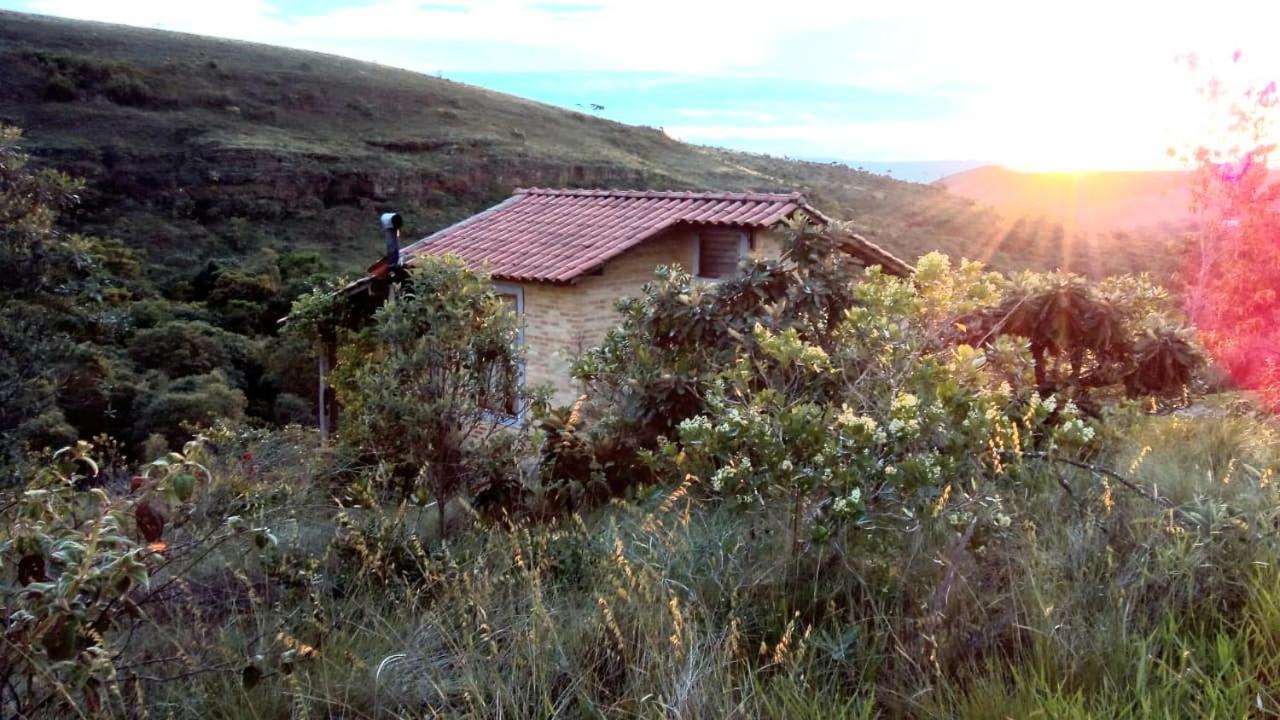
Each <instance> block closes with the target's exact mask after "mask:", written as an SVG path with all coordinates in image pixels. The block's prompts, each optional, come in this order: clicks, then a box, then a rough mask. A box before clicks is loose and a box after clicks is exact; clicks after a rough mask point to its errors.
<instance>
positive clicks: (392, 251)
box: [381, 212, 404, 268]
mask: <svg viewBox="0 0 1280 720" xmlns="http://www.w3.org/2000/svg"><path fill="white" fill-rule="evenodd" d="M381 220H382V234H383V235H385V236H386V238H387V265H389V266H390V267H393V268H394V267H400V228H401V227H403V226H404V218H402V217H400V213H397V212H384V213H382V218H381Z"/></svg>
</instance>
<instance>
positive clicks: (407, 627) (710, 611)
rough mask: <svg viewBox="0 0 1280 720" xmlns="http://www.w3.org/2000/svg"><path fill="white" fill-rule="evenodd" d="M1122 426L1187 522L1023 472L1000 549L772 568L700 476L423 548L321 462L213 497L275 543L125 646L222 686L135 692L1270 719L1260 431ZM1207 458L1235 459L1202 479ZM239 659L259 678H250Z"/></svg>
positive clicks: (663, 708)
mask: <svg viewBox="0 0 1280 720" xmlns="http://www.w3.org/2000/svg"><path fill="white" fill-rule="evenodd" d="M1130 430H1131V431H1130V433H1129V435H1128V436H1129V437H1130V438H1131V439H1130V440H1128V441H1115V442H1114V444H1113V445H1112V447H1111V449H1110V451H1109V452H1108V453H1107V454H1106V456H1105V457H1100V458H1097V459H1096V460H1097V461H1098V462H1102V463H1105V464H1106V465H1108V466H1110V467H1115V468H1119V469H1122V470H1123V471H1125V472H1126V474H1127V475H1129V476H1130V477H1131V478H1132V479H1133V480H1134V481H1135V482H1138V483H1141V484H1143V485H1146V486H1148V487H1154V488H1157V489H1160V491H1161V493H1162V496H1163V495H1167V496H1168V497H1170V498H1171V499H1173V501H1174V502H1175V503H1176V508H1177V509H1178V512H1179V513H1181V512H1186V513H1188V516H1186V517H1182V516H1176V515H1175V514H1172V513H1171V512H1170V510H1169V509H1168V508H1166V507H1164V506H1162V505H1159V504H1157V503H1153V502H1151V501H1149V500H1146V499H1144V498H1142V497H1139V496H1137V495H1135V494H1133V493H1131V492H1128V491H1126V490H1124V489H1123V488H1122V487H1120V486H1117V485H1115V484H1111V485H1108V484H1105V483H1104V482H1103V480H1102V478H1099V477H1092V476H1090V475H1089V474H1088V473H1085V472H1083V471H1079V470H1077V469H1072V468H1065V469H1064V468H1058V467H1056V466H1055V467H1043V468H1041V469H1040V470H1039V471H1034V472H1029V474H1028V475H1027V476H1026V477H1025V478H1024V479H1023V481H1022V482H1021V483H1020V486H1019V487H1017V488H1010V492H1009V498H1008V507H1009V508H1010V509H1011V512H1014V513H1016V527H1015V529H1014V530H1013V531H1011V533H1010V534H1009V535H1008V536H1007V537H1004V538H994V537H993V538H986V539H984V540H982V541H981V542H979V541H978V540H976V539H974V538H970V541H969V542H967V543H960V544H958V543H957V538H960V537H963V534H962V532H961V530H956V529H951V528H949V527H929V526H925V527H923V528H922V529H921V530H920V531H919V532H917V533H914V534H911V535H908V536H905V537H896V538H878V539H877V538H871V537H861V538H844V539H843V542H841V543H836V544H833V545H830V546H825V547H822V548H808V549H807V550H806V551H805V552H804V553H802V554H801V555H800V556H798V557H797V556H795V555H793V553H792V552H791V546H790V540H789V532H788V529H787V528H786V527H785V521H782V520H780V519H778V518H775V517H772V516H769V515H767V514H762V515H757V516H743V515H742V514H740V513H738V512H733V511H730V510H728V509H725V508H719V507H715V506H712V505H709V504H707V503H706V501H704V500H702V499H700V497H701V496H700V494H699V493H698V491H697V488H696V486H692V487H685V488H684V489H683V490H675V491H667V492H658V493H655V494H653V495H651V496H647V497H637V498H635V499H634V500H633V501H627V502H621V501H619V502H615V503H614V504H612V505H610V506H609V507H606V508H603V509H601V510H599V511H597V512H595V513H593V514H592V515H591V516H589V517H577V516H575V517H572V518H569V519H567V520H565V521H564V522H563V523H562V524H560V525H558V526H539V527H519V528H515V529H513V530H510V531H507V530H499V529H496V528H487V527H477V528H475V529H473V530H467V531H462V532H460V533H458V534H456V535H455V536H454V538H453V539H452V540H451V541H450V542H449V544H448V545H447V546H443V547H441V546H436V547H433V546H431V545H430V543H429V541H428V540H427V539H428V538H432V537H434V533H433V532H432V530H431V528H429V527H426V526H425V525H423V524H422V523H420V522H419V521H418V519H417V515H418V513H417V511H416V510H412V509H405V508H381V509H379V508H371V509H364V510H358V511H356V510H352V511H348V512H346V513H338V512H337V511H335V510H333V509H332V508H327V507H326V500H325V494H326V493H325V492H324V488H325V487H328V486H327V485H326V484H324V483H317V481H316V474H321V475H322V477H323V474H322V473H321V468H324V467H328V466H329V464H328V463H329V461H325V462H320V463H317V464H314V465H312V466H311V467H310V468H309V469H306V468H301V469H299V466H296V465H295V466H294V468H292V469H290V468H284V467H281V468H277V469H274V470H271V471H270V472H268V473H267V474H266V475H264V476H263V477H261V478H259V479H258V480H257V481H255V482H254V483H253V484H251V485H248V484H245V483H244V481H243V479H240V480H234V479H226V480H224V482H227V483H229V484H232V485H235V484H237V483H238V485H237V487H239V494H235V493H228V495H227V496H226V497H224V498H223V499H222V500H220V501H219V502H228V501H229V500H228V498H240V500H239V502H242V503H243V502H244V498H246V497H252V496H254V495H253V493H254V492H257V493H259V495H257V496H256V497H257V498H258V499H256V500H253V501H251V502H248V503H247V505H248V506H250V507H253V508H256V510H254V512H257V513H259V517H261V518H263V519H264V520H268V519H269V521H270V523H271V525H272V527H273V528H277V535H278V537H279V538H280V544H279V545H278V546H276V547H275V548H269V549H268V550H267V551H264V552H262V553H261V554H260V555H258V556H255V557H248V558H232V557H222V558H216V559H211V561H210V562H209V563H207V564H206V565H205V566H203V567H202V568H201V569H199V570H198V571H196V572H193V573H192V576H191V578H190V582H189V583H188V584H189V587H190V590H189V594H188V595H186V596H184V598H182V599H177V598H176V599H175V601H174V608H175V616H174V618H173V619H174V620H176V619H181V620H182V622H173V621H170V622H166V623H163V624H162V625H160V626H157V627H156V628H154V632H155V633H156V637H154V638H152V639H151V642H154V643H155V644H156V646H157V648H159V647H161V646H166V645H168V646H173V647H183V648H186V649H188V654H189V655H190V657H189V659H188V660H187V661H185V662H188V663H189V667H191V668H193V669H199V668H209V667H215V666H217V665H218V664H220V663H227V664H228V668H229V669H228V670H225V671H217V672H208V673H202V674H199V675H195V676H193V677H191V678H186V679H184V680H183V681H182V682H156V683H145V684H143V685H142V686H140V687H139V688H138V689H137V691H138V692H140V693H141V695H142V698H143V702H144V703H145V705H146V706H147V707H148V708H150V710H151V712H152V714H153V715H159V716H169V715H172V716H174V717H227V718H231V717H351V718H354V717H404V718H410V717H414V718H417V717H433V716H447V717H476V718H493V717H512V718H514V717H688V718H695V717H696V718H714V717H725V718H736V717H788V718H795V717H800V718H804V717H813V718H819V717H919V718H934V717H936V718H943V717H993V718H1002V717H1031V716H1035V714H1036V713H1040V714H1041V715H1043V716H1045V717H1080V718H1084V717H1108V718H1111V717H1135V718H1136V717H1188V716H1196V717H1243V716H1258V717H1261V716H1266V715H1268V714H1269V713H1274V712H1277V711H1280V698H1278V697H1276V696H1275V694H1274V691H1273V687H1274V685H1275V683H1274V679H1275V678H1277V677H1280V641H1278V640H1277V638H1280V572H1277V569H1276V567H1275V565H1274V557H1275V554H1276V551H1277V550H1280V547H1278V545H1277V542H1276V533H1275V530H1274V528H1275V527H1277V524H1276V523H1277V519H1278V518H1280V515H1278V514H1277V513H1278V511H1277V501H1278V500H1280V498H1277V496H1276V489H1275V486H1274V484H1273V483H1272V482H1271V472H1272V470H1271V469H1272V468H1274V467H1276V465H1277V461H1278V460H1280V458H1277V456H1276V447H1275V444H1274V442H1273V440H1272V439H1271V435H1270V433H1272V432H1273V430H1272V425H1271V424H1270V423H1269V422H1267V421H1262V420H1259V419H1256V418H1251V417H1248V416H1244V415H1233V416H1230V417H1225V418H1224V417H1216V416H1198V417H1146V418H1141V419H1139V420H1138V421H1136V423H1135V424H1134V425H1133V426H1132V427H1131V428H1130ZM263 442H265V443H267V444H270V443H273V442H276V441H275V440H271V439H267V440H265V441H263ZM1148 447H1149V448H1150V449H1145V448H1148ZM1224 448H1226V449H1224ZM297 450H298V451H301V450H304V448H297ZM260 452H261V451H260ZM1219 453H1226V454H1225V455H1219ZM1228 456H1230V457H1228ZM1223 467H1226V468H1237V469H1236V470H1233V471H1232V474H1231V475H1230V476H1228V475H1225V474H1222V473H1221V472H1218V473H1216V474H1215V473H1213V472H1204V470H1205V469H1206V468H1208V469H1211V470H1212V469H1214V468H1217V469H1221V468H1223ZM1246 467H1248V468H1255V469H1258V472H1257V474H1253V473H1252V471H1245V470H1240V469H1239V468H1246ZM223 469H224V470H226V468H223ZM1059 472H1061V473H1063V475H1062V476H1061V479H1062V480H1063V481H1065V482H1066V483H1067V484H1068V485H1069V486H1070V487H1072V488H1073V491H1072V494H1071V495H1068V494H1067V493H1066V492H1065V491H1064V490H1063V489H1062V487H1061V485H1059V483H1058V482H1057V480H1058V479H1059V478H1058V477H1055V474H1057V473H1059ZM224 477H225V476H224ZM252 488H258V490H256V491H255V490H253V489H252ZM263 488H275V490H272V491H271V492H268V493H265V494H263V493H262V489H263ZM284 488H288V489H284ZM246 490H248V494H245V491H246ZM1215 508H1216V510H1215ZM209 510H210V511H212V510H214V508H212V507H210V508H209ZM428 515H432V514H428ZM1189 517H1190V518H1193V519H1188V518H1189ZM300 573H301V575H300ZM944 585H945V588H943V586H944ZM218 587H221V588H222V589H221V590H219V591H217V592H215V591H214V588H218ZM228 588H230V589H228ZM940 588H943V591H942V592H940ZM939 598H941V600H939ZM282 638H289V639H290V640H283V639H282ZM289 642H298V643H303V644H305V645H307V646H314V648H315V651H314V653H311V654H308V655H306V656H303V657H297V658H295V661H294V663H293V664H292V667H291V668H290V670H291V672H290V673H289V674H284V673H283V672H282V670H283V669H282V668H281V667H280V666H279V665H278V664H277V665H275V666H272V665H271V662H272V661H271V660H270V657H272V653H278V652H280V651H281V650H283V649H286V648H287V647H294V646H291V645H289ZM282 643H283V644H282ZM255 654H262V655H265V656H268V661H267V663H266V665H265V666H264V669H265V673H264V674H265V675H266V677H264V678H263V679H262V680H261V682H259V683H258V684H257V685H256V686H254V687H246V686H245V685H244V683H243V682H242V675H241V672H242V668H243V666H244V664H246V663H247V662H248V660H249V659H250V658H252V657H253V656H254V655H255ZM177 664H179V663H175V665H177ZM160 674H163V673H160ZM1188 713H1190V715H1189V714H1188Z"/></svg>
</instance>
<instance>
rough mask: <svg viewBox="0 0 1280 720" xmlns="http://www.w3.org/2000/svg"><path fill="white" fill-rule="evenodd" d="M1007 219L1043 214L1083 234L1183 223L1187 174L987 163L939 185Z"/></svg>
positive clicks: (1188, 194)
mask: <svg viewBox="0 0 1280 720" xmlns="http://www.w3.org/2000/svg"><path fill="white" fill-rule="evenodd" d="M940 182H941V183H942V184H943V185H945V186H946V188H947V189H948V190H949V191H951V192H952V193H955V194H957V195H961V196H963V197H967V198H972V199H974V200H977V201H979V202H983V203H987V204H990V205H993V206H995V207H997V208H999V209H1000V210H1001V211H1002V212H1004V213H1006V214H1009V215H1044V216H1047V217H1051V218H1054V219H1057V220H1060V221H1061V222H1063V223H1064V224H1065V225H1066V226H1068V227H1075V228H1078V229H1080V230H1081V231H1085V232H1099V231H1107V230H1122V229H1131V228H1138V227H1151V226H1157V225H1160V224H1171V225H1185V224H1186V223H1188V222H1190V221H1191V219H1192V218H1191V212H1190V207H1191V184H1192V174H1191V173H1190V172H1186V171H1183V172H1091V173H1023V172H1017V171H1014V170H1009V169H1007V168H1003V167H997V166H992V165H987V166H984V167H980V168H974V169H972V170H966V171H964V172H959V173H955V174H953V175H948V176H947V177H945V178H943V179H942V180H941V181H940Z"/></svg>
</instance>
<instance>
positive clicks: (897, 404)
mask: <svg viewBox="0 0 1280 720" xmlns="http://www.w3.org/2000/svg"><path fill="white" fill-rule="evenodd" d="M919 404H920V398H917V397H916V396H915V395H912V394H911V393H909V392H900V393H898V394H897V395H895V396H894V397H893V403H892V404H891V406H890V407H891V408H892V409H893V411H894V412H898V411H902V412H906V411H911V410H915V409H916V406H917V405H919Z"/></svg>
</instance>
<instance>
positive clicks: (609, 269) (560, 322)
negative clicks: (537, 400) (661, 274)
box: [522, 229, 780, 404]
mask: <svg viewBox="0 0 1280 720" xmlns="http://www.w3.org/2000/svg"><path fill="white" fill-rule="evenodd" d="M779 243H780V238H779V236H778V235H777V233H776V232H773V231H762V232H758V233H756V238H755V250H754V252H753V254H762V255H776V254H777V253H778V248H779ZM696 251H697V246H696V245H695V236H694V233H693V232H692V231H690V230H686V229H678V230H673V231H670V232H668V233H666V234H663V235H660V236H658V237H656V238H653V239H652V240H649V241H647V242H645V243H642V244H641V245H639V246H637V247H635V248H632V249H631V250H628V251H627V252H625V253H623V254H622V255H620V256H618V257H616V258H614V259H613V260H611V261H609V263H608V264H606V265H605V267H604V270H603V272H601V273H600V274H598V275H588V276H585V277H581V278H578V281H577V282H576V283H574V284H572V285H551V284H547V283H528V284H525V285H523V286H522V287H523V288H524V323H525V331H524V339H525V347H526V361H525V382H526V383H527V384H530V385H539V384H550V385H552V386H553V387H554V388H555V392H554V394H553V398H552V400H553V402H555V403H556V404H569V403H571V402H573V400H574V399H575V398H576V397H577V396H578V394H579V393H580V392H581V389H580V388H578V387H575V385H574V383H573V381H572V380H570V378H569V367H570V365H571V363H572V361H573V359H574V357H576V356H577V355H578V354H579V353H580V352H581V351H582V350H584V349H586V348H589V347H591V346H593V345H596V344H598V343H599V342H600V341H601V340H603V339H604V336H605V333H606V332H608V330H609V328H611V327H613V326H615V325H616V324H617V323H618V320H619V316H618V313H617V311H616V310H615V309H614V305H615V303H617V301H618V300H619V299H620V298H623V297H628V296H630V297H636V296H638V295H639V294H640V288H641V287H642V286H643V285H644V284H645V283H646V282H648V281H650V280H652V279H653V271H654V268H656V267H657V266H659V265H680V266H681V267H682V268H684V269H685V270H689V269H690V268H692V267H693V258H694V253H695V252H696Z"/></svg>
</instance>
